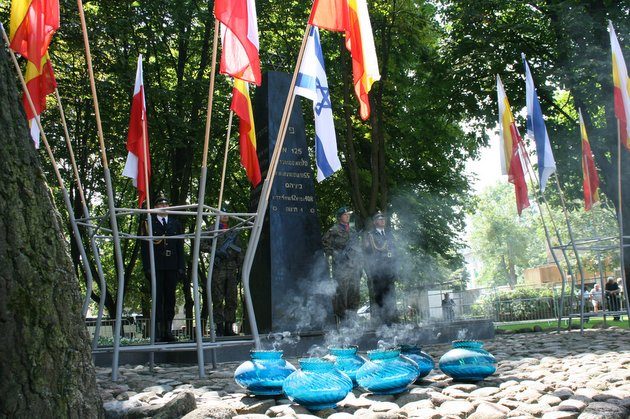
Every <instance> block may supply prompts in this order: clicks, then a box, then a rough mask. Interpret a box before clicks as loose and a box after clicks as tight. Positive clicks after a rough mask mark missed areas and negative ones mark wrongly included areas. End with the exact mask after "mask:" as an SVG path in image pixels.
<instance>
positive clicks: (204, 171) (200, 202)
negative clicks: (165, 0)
mask: <svg viewBox="0 0 630 419" xmlns="http://www.w3.org/2000/svg"><path fill="white" fill-rule="evenodd" d="M218 43H219V20H218V19H216V18H215V19H214V39H213V41H212V61H211V62H212V64H211V65H212V68H211V70H210V86H209V88H208V106H207V110H206V131H205V135H204V141H203V156H202V160H201V177H200V179H199V195H198V199H197V218H196V222H195V240H194V242H193V251H192V256H193V260H192V283H193V298H194V304H195V319H196V321H195V336H196V342H197V363H198V364H199V377H205V376H206V372H205V369H204V360H203V346H202V345H203V342H202V333H201V310H200V308H199V272H198V270H199V246H200V244H201V223H202V221H203V208H204V201H205V199H206V179H207V175H208V145H209V143H210V126H211V123H212V103H213V98H214V79H215V74H216V67H217V48H218Z"/></svg>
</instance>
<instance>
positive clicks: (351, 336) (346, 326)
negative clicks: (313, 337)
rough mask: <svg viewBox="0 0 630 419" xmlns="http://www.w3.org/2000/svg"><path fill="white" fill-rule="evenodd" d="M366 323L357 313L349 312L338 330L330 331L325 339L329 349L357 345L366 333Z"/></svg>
mask: <svg viewBox="0 0 630 419" xmlns="http://www.w3.org/2000/svg"><path fill="white" fill-rule="evenodd" d="M366 329H367V328H366V325H365V323H363V322H361V321H360V319H359V317H358V316H357V315H356V313H352V312H348V313H347V315H346V318H345V319H344V320H342V321H341V323H339V326H338V327H337V329H333V330H329V331H328V332H327V333H326V336H325V337H324V342H325V344H326V346H327V347H330V346H334V347H348V346H352V345H356V344H357V343H358V342H359V340H360V339H361V337H363V335H365V332H366Z"/></svg>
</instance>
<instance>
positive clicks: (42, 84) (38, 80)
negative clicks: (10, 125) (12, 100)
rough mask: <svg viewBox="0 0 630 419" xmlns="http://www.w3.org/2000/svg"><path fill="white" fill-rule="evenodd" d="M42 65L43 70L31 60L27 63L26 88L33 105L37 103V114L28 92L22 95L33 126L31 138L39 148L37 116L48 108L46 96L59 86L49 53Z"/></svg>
mask: <svg viewBox="0 0 630 419" xmlns="http://www.w3.org/2000/svg"><path fill="white" fill-rule="evenodd" d="M40 67H41V70H39V69H38V68H37V66H35V65H34V64H33V63H32V62H30V61H28V62H27V63H26V75H25V80H26V88H27V90H28V92H29V95H30V96H31V100H32V101H33V105H35V112H36V113H35V114H33V111H32V110H31V106H30V105H29V103H28V99H27V98H26V92H25V93H24V94H23V95H22V105H23V106H24V110H25V111H26V119H27V120H28V124H29V126H30V128H31V138H32V139H33V142H34V143H35V148H39V126H38V125H37V122H35V117H36V116H39V115H41V113H42V112H43V111H44V109H46V96H47V95H49V94H50V93H53V92H54V91H55V89H56V88H57V82H56V81H55V74H54V72H53V68H52V64H51V63H50V57H49V56H48V53H46V54H45V55H44V57H43V58H42V61H41V65H40Z"/></svg>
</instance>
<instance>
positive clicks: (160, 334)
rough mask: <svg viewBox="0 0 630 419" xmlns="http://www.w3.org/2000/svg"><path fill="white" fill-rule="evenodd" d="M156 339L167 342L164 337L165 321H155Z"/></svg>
mask: <svg viewBox="0 0 630 419" xmlns="http://www.w3.org/2000/svg"><path fill="white" fill-rule="evenodd" d="M155 341H156V342H166V340H165V339H164V323H162V322H156V323H155Z"/></svg>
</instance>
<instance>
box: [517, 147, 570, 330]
mask: <svg viewBox="0 0 630 419" xmlns="http://www.w3.org/2000/svg"><path fill="white" fill-rule="evenodd" d="M519 147H520V149H521V152H522V154H524V155H525V160H526V164H525V168H526V170H527V175H528V176H529V181H530V182H531V183H532V185H535V184H536V183H538V176H537V175H536V172H535V171H534V168H533V166H532V164H531V161H530V160H529V155H528V154H527V151H526V150H525V146H524V145H523V142H522V141H519ZM534 181H535V182H534ZM534 199H535V200H536V203H537V204H538V207H539V215H540V221H541V223H542V225H543V231H544V232H545V239H546V241H547V246H549V252H550V253H551V257H552V258H553V261H554V262H555V264H556V266H557V267H558V271H559V272H560V276H561V277H562V289H561V291H560V309H559V310H560V312H559V313H558V326H557V328H556V330H557V331H560V326H561V323H562V312H563V311H564V293H565V289H564V284H565V283H566V276H565V274H564V270H563V269H561V265H560V261H559V260H558V256H557V255H556V253H555V252H554V251H553V246H552V244H551V237H550V234H549V228H548V227H547V223H546V222H545V217H544V215H543V209H542V205H541V201H542V202H543V203H544V204H545V206H546V207H547V212H548V213H549V218H550V219H551V222H552V225H553V226H554V229H555V232H556V238H557V239H558V242H559V244H560V245H561V246H562V241H561V239H560V234H559V233H558V229H557V227H555V223H554V221H553V214H552V213H551V210H550V209H549V206H548V205H547V201H546V200H545V197H544V196H542V195H541V197H540V198H539V197H538V191H537V192H536V193H534ZM561 248H562V247H561ZM562 251H563V255H564V257H565V262H566V263H567V269H568V271H569V272H570V271H571V267H570V265H569V261H568V259H567V257H566V254H565V253H564V249H563V248H562Z"/></svg>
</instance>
